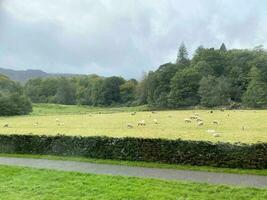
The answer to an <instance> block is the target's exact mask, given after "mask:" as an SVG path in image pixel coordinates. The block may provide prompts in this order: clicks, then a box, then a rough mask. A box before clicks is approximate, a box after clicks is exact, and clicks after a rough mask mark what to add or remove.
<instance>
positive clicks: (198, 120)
mask: <svg viewBox="0 0 267 200" xmlns="http://www.w3.org/2000/svg"><path fill="white" fill-rule="evenodd" d="M209 113H213V111H209ZM151 114H156V112H155V111H152V112H151ZM131 115H132V116H134V115H136V112H132V113H131ZM90 116H91V114H90ZM149 117H150V118H151V117H152V116H151V115H149ZM168 117H169V118H171V117H172V116H171V115H168ZM55 121H56V123H57V125H58V126H64V123H63V122H60V120H59V119H58V118H56V120H55ZM184 122H185V123H186V124H191V123H193V122H196V123H197V125H198V126H203V125H204V120H203V119H202V118H201V117H200V115H199V114H198V113H193V115H191V116H190V117H189V118H185V119H184ZM212 123H213V125H219V121H218V120H213V122H212ZM153 124H155V125H157V124H158V120H157V119H156V118H154V119H153ZM33 125H34V126H39V123H38V122H35V123H34V124H33ZM137 126H146V122H145V120H144V119H143V120H141V121H139V122H137ZM3 127H5V128H7V127H9V124H5V125H4V126H3ZM127 128H134V125H133V124H131V123H127ZM207 132H208V133H210V134H212V136H213V137H220V133H218V132H216V131H215V130H210V129H209V130H207Z"/></svg>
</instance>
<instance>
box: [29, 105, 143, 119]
mask: <svg viewBox="0 0 267 200" xmlns="http://www.w3.org/2000/svg"><path fill="white" fill-rule="evenodd" d="M146 110H148V107H147V106H145V105H144V106H136V107H95V106H83V105H61V104H33V112H32V113H31V115H32V116H40V115H68V114H70V115H71V114H89V113H99V112H101V113H102V114H107V113H117V112H134V111H146Z"/></svg>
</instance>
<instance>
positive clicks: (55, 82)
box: [0, 43, 267, 114]
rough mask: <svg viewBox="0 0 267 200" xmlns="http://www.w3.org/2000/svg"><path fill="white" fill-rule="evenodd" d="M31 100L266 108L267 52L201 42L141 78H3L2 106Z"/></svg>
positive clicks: (181, 49)
mask: <svg viewBox="0 0 267 200" xmlns="http://www.w3.org/2000/svg"><path fill="white" fill-rule="evenodd" d="M7 88H8V89H7ZM15 94H16V95H15ZM28 98H29V99H30V100H31V102H33V103H58V104H67V105H70V104H78V105H90V106H113V105H124V106H135V105H144V104H147V105H148V106H149V107H151V108H156V109H178V108H186V107H195V106H202V107H222V106H223V107H227V108H239V107H251V108H262V107H266V106H267V52H266V51H265V50H264V49H263V48H262V47H261V46H258V47H255V48H254V49H252V50H248V49H231V50H227V48H226V46H225V45H224V44H222V45H221V47H220V48H219V49H215V48H204V47H203V46H200V47H198V48H197V49H196V51H195V53H194V54H193V56H192V58H189V56H188V52H187V49H186V47H185V45H184V44H183V43H182V44H181V45H180V47H179V50H178V55H177V59H176V62H175V63H166V64H163V65H161V66H160V67H159V68H158V69H157V70H155V71H150V72H148V73H147V74H145V75H144V76H143V77H142V79H141V80H139V81H137V80H135V79H130V80H126V79H124V78H122V77H118V76H112V77H101V76H98V75H84V76H76V77H68V78H64V77H53V78H36V79H31V80H29V81H28V82H27V83H26V84H25V85H24V87H23V88H22V86H20V85H19V84H18V83H15V82H13V81H11V80H9V79H8V78H7V77H5V76H0V106H1V110H6V109H7V108H8V105H11V104H16V105H17V106H15V107H14V108H16V109H15V110H16V111H14V113H16V114H25V113H27V112H30V110H31V106H30V101H29V100H28ZM9 99H11V100H9ZM16 101H17V102H16ZM9 107H10V106H9ZM20 107H23V108H24V109H25V111H22V110H23V109H22V110H20V109H19V108H20ZM5 112H8V111H5ZM0 114H3V111H1V113H0Z"/></svg>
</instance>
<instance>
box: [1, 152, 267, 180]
mask: <svg viewBox="0 0 267 200" xmlns="http://www.w3.org/2000/svg"><path fill="white" fill-rule="evenodd" d="M0 156H3V157H18V158H36V159H49V160H68V161H79V162H91V163H99V164H113V165H125V166H137V167H148V168H162V169H177V170H194V171H206V172H217V173H233V174H251V175H260V176H267V169H262V170H256V169H232V168H217V167H208V166H191V165H172V164H163V163H154V162H135V161H120V160H103V159H90V158H82V157H63V156H51V155H27V154H0Z"/></svg>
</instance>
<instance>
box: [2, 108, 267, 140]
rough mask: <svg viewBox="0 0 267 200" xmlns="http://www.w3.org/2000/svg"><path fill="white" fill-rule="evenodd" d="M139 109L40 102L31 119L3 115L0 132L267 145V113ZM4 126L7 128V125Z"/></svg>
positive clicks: (264, 111) (260, 111)
mask: <svg viewBox="0 0 267 200" xmlns="http://www.w3.org/2000/svg"><path fill="white" fill-rule="evenodd" d="M137 110H145V107H127V108H92V107H85V106H63V105H50V104H44V105H43V104H37V105H34V112H33V114H32V115H30V116H16V117H0V134H46V135H47V134H48V135H49V134H50V135H55V134H65V135H83V136H95V135H106V136H110V137H126V136H128V137H145V138H167V139H178V138H181V139H184V140H208V141H212V142H217V141H222V142H232V143H234V142H242V143H256V142H267V134H266V124H267V110H231V111H225V112H221V111H219V110H216V111H214V112H213V113H212V114H211V113H208V112H207V111H206V110H181V111H159V112H156V113H155V114H153V113H151V112H148V111H142V112H139V111H137ZM132 111H137V114H136V115H131V114H130V112H132ZM194 112H197V113H199V115H200V117H201V119H203V121H204V125H203V126H201V127H199V126H198V125H197V122H196V121H195V120H193V121H192V123H189V124H186V123H185V122H184V119H185V118H189V117H190V116H191V115H192V114H193V113H194ZM89 113H91V114H89ZM154 119H157V121H158V124H155V123H154ZM58 120H59V121H58ZM141 120H144V121H145V122H146V126H137V123H138V122H139V121H141ZM214 120H217V121H219V124H218V125H215V124H213V121H214ZM35 123H36V124H37V123H38V124H37V125H36V124H35ZM128 123H130V124H132V125H133V128H128V127H127V124H128ZM5 124H8V125H9V127H8V128H5V127H3V126H4V125H5ZM208 130H214V131H215V132H218V133H220V137H214V136H213V134H212V133H209V132H208Z"/></svg>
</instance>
